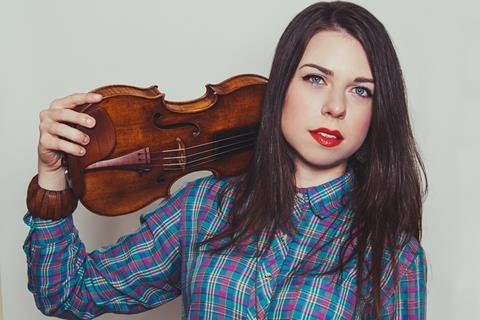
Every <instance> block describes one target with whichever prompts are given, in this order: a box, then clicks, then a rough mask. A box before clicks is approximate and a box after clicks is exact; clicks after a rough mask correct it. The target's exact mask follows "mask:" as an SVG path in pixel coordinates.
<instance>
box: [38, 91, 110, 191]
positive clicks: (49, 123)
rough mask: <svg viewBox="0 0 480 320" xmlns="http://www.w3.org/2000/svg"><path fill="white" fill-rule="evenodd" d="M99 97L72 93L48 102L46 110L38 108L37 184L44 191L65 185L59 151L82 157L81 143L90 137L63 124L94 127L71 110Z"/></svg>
mask: <svg viewBox="0 0 480 320" xmlns="http://www.w3.org/2000/svg"><path fill="white" fill-rule="evenodd" d="M101 99H102V96H101V95H99V94H95V93H76V94H72V95H69V96H67V97H64V98H61V99H56V100H54V101H52V103H51V104H50V107H49V108H48V109H45V110H42V111H40V126H39V128H40V139H39V142H38V183H39V185H40V186H41V187H42V188H44V189H48V190H63V189H65V187H66V181H65V176H64V168H63V167H62V152H64V153H68V154H72V155H75V156H83V155H84V154H85V148H84V147H83V146H85V145H87V144H88V143H89V142H90V137H89V136H88V135H86V134H85V133H83V132H81V131H80V130H78V129H75V128H72V127H71V126H69V125H68V124H67V123H70V124H78V125H82V126H85V127H88V128H92V127H93V126H95V119H94V118H92V117H90V116H89V115H87V114H84V113H81V112H76V111H74V110H71V109H72V108H74V107H75V106H78V105H82V104H85V103H95V102H99V101H100V100H101Z"/></svg>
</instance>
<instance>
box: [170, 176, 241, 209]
mask: <svg viewBox="0 0 480 320" xmlns="http://www.w3.org/2000/svg"><path fill="white" fill-rule="evenodd" d="M232 179H233V178H232V177H225V178H217V177H215V176H214V175H209V176H206V177H201V178H197V179H195V180H192V181H190V182H187V183H185V184H184V186H183V187H182V188H180V190H178V191H177V192H182V191H183V193H184V194H185V196H186V201H187V203H188V202H191V201H194V202H195V203H196V204H202V205H210V206H212V205H215V204H216V200H217V199H218V196H219V195H220V194H221V193H222V192H223V191H224V190H225V191H227V192H226V194H225V195H226V196H229V195H231V194H232V191H233V189H232V188H230V187H232V186H233V185H232Z"/></svg>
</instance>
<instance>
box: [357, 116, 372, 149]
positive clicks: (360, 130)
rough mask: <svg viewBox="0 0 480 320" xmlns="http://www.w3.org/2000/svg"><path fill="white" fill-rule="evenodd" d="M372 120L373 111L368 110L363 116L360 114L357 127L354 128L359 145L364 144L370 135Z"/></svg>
mask: <svg viewBox="0 0 480 320" xmlns="http://www.w3.org/2000/svg"><path fill="white" fill-rule="evenodd" d="M371 120H372V110H371V108H368V110H365V111H364V112H362V113H361V114H358V115H357V117H356V121H355V126H354V127H352V129H354V132H355V133H356V135H357V139H358V141H359V143H362V142H363V140H364V139H365V137H366V136H367V134H368V129H369V128H370V123H371Z"/></svg>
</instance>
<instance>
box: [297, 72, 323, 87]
mask: <svg viewBox="0 0 480 320" xmlns="http://www.w3.org/2000/svg"><path fill="white" fill-rule="evenodd" d="M302 79H303V80H305V81H308V82H310V83H311V84H313V85H319V84H322V82H325V80H324V79H323V78H322V77H321V76H319V75H316V74H309V75H306V76H304V77H303V78H302Z"/></svg>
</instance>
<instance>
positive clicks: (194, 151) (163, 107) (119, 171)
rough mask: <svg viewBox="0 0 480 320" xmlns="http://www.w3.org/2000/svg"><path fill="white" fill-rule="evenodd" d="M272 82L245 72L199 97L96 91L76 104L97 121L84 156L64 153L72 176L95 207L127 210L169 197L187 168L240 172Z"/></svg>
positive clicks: (122, 88) (119, 88)
mask: <svg viewBox="0 0 480 320" xmlns="http://www.w3.org/2000/svg"><path fill="white" fill-rule="evenodd" d="M266 83H267V79H266V78H264V77H262V76H258V75H254V74H244V75H238V76H235V77H232V78H229V79H227V80H225V81H223V82H221V83H219V84H215V85H212V84H208V85H206V93H205V94H204V96H203V97H201V98H198V99H196V100H190V101H185V102H172V101H167V100H165V95H164V94H163V93H161V92H160V91H159V90H158V89H157V86H151V87H149V88H137V87H133V86H126V85H112V86H105V87H101V88H98V89H95V90H93V91H92V92H95V93H99V94H101V95H102V96H103V99H102V100H101V101H100V102H98V103H94V104H84V105H81V106H77V107H75V108H74V110H76V111H78V112H84V113H87V114H89V115H90V116H92V117H94V118H95V119H96V125H95V127H93V128H86V127H83V126H79V125H76V126H75V127H76V128H77V129H79V130H80V131H82V132H84V133H86V134H88V135H89V136H90V143H89V144H88V145H86V146H85V147H86V153H85V155H84V156H83V157H78V156H73V155H67V156H66V158H65V165H66V166H67V179H68V182H69V184H70V186H71V188H72V189H73V192H74V193H75V195H76V196H77V197H78V198H79V200H80V201H81V202H82V204H83V205H84V206H85V207H86V208H87V209H89V210H90V211H92V212H94V213H97V214H100V215H107V216H117V215H122V214H127V213H130V212H133V211H136V210H138V209H141V208H143V207H145V206H146V205H148V204H149V203H151V202H152V201H154V200H156V199H159V198H162V197H165V196H167V195H169V194H170V187H171V185H172V184H173V183H174V182H175V181H176V180H178V179H179V178H181V177H182V176H184V175H186V174H187V173H190V172H193V171H199V170H209V171H212V172H213V174H214V175H215V176H216V177H223V176H233V175H238V174H240V173H242V172H243V171H244V170H245V169H246V166H247V164H248V162H249V160H250V158H251V156H252V154H253V147H254V145H255V141H256V136H257V131H258V126H259V122H260V116H261V104H262V101H263V96H264V91H265V88H266Z"/></svg>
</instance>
